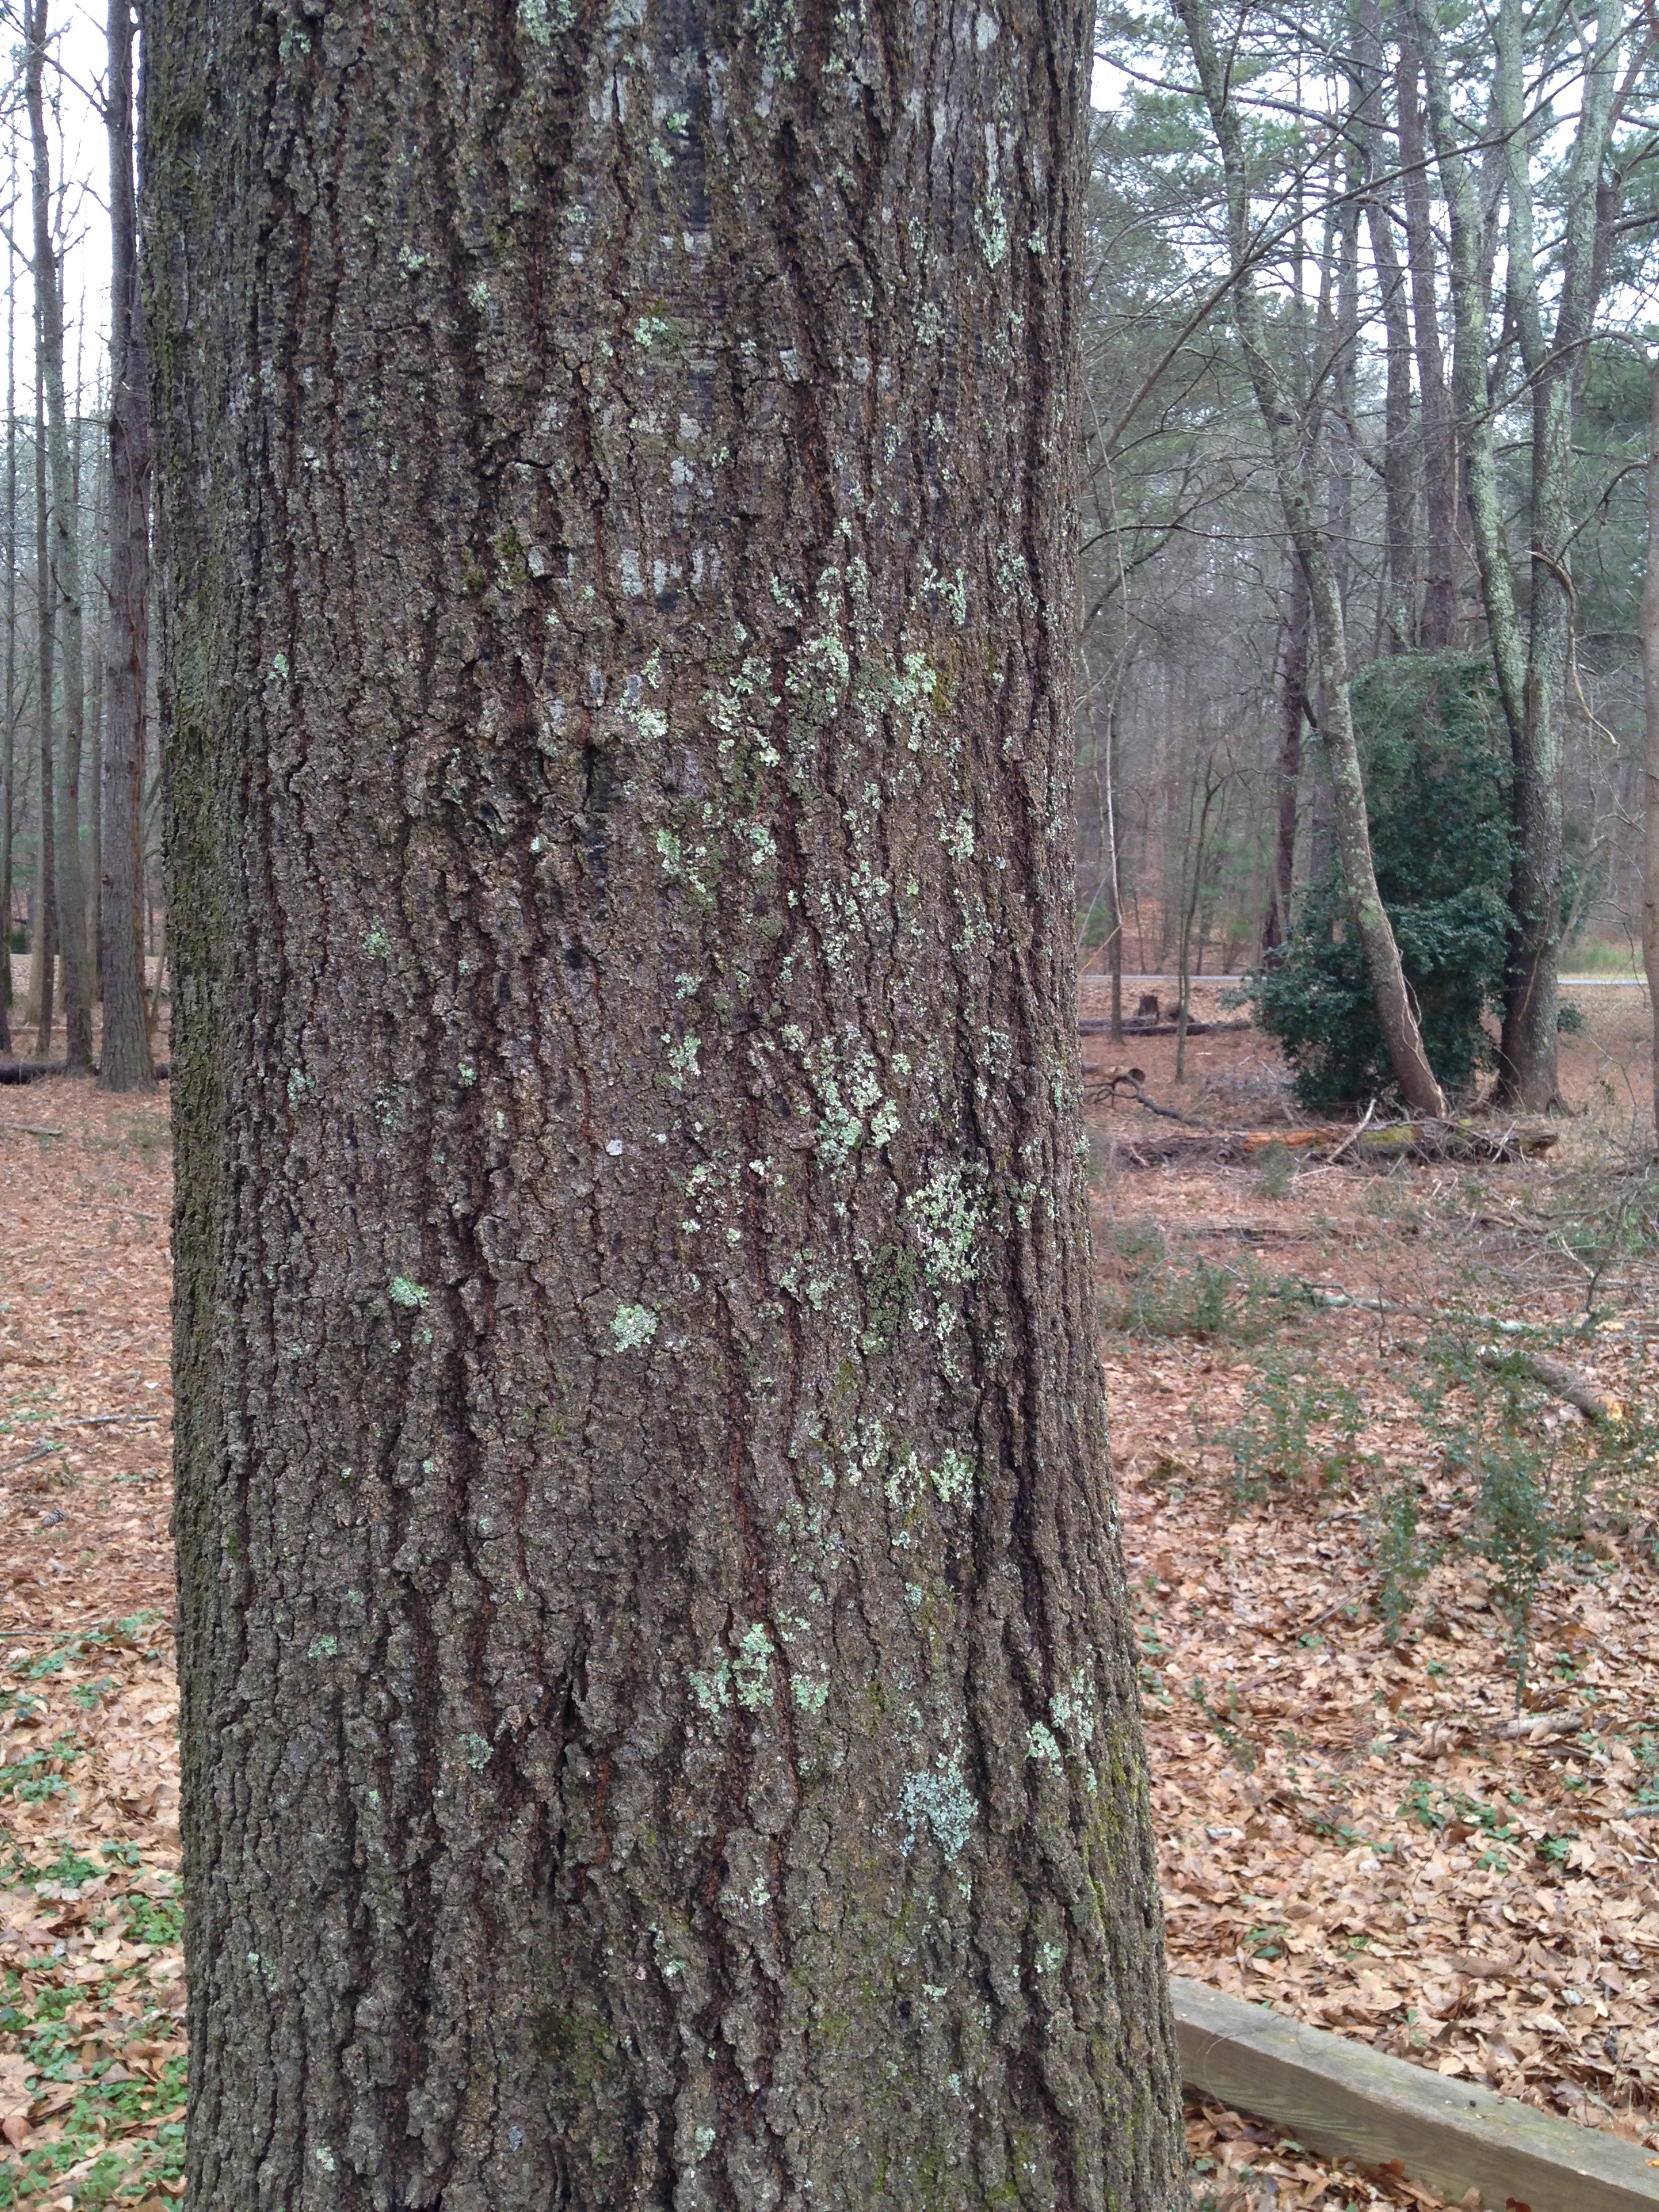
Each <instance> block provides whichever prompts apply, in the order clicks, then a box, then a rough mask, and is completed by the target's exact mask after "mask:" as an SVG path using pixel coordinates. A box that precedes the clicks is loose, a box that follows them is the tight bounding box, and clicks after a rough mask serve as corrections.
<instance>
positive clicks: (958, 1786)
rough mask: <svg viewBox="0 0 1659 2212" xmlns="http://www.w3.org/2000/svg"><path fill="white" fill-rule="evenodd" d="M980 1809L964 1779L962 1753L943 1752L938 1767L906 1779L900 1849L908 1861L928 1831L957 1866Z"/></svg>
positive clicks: (901, 1801)
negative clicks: (902, 1833)
mask: <svg viewBox="0 0 1659 2212" xmlns="http://www.w3.org/2000/svg"><path fill="white" fill-rule="evenodd" d="M978 1810H979V1807H978V1806H977V1804H976V1803H975V1801H974V1795H973V1792H972V1791H971V1790H969V1787H968V1785H967V1784H966V1783H965V1782H964V1781H963V1778H962V1766H961V1755H960V1753H952V1754H947V1753H945V1752H941V1753H939V1759H938V1760H937V1762H936V1763H935V1765H933V1766H924V1767H922V1768H921V1769H920V1770H919V1771H917V1772H915V1773H914V1774H907V1775H906V1776H905V1778H904V1783H903V1786H902V1789H901V1790H900V1791H899V1812H900V1814H901V1815H902V1818H903V1820H904V1824H905V1828H904V1841H903V1843H902V1844H901V1845H900V1849H901V1850H902V1852H903V1853H904V1856H905V1857H906V1858H908V1857H909V1856H910V1854H911V1852H912V1851H913V1850H915V1847H916V1841H917V1838H918V1837H919V1836H920V1835H921V1832H922V1831H923V1830H924V1829H926V1830H927V1832H928V1833H929V1834H930V1835H931V1836H932V1837H933V1841H934V1842H935V1843H936V1844H938V1845H939V1849H940V1850H942V1851H943V1852H944V1854H945V1857H946V1859H947V1860H949V1861H951V1863H954V1862H955V1861H956V1860H957V1859H958V1858H960V1857H961V1856H962V1854H963V1850H964V1849H965V1848H966V1845H967V1842H968V1837H969V1831H970V1830H971V1828H972V1827H973V1824H974V1815H975V1814H976V1813H977V1812H978Z"/></svg>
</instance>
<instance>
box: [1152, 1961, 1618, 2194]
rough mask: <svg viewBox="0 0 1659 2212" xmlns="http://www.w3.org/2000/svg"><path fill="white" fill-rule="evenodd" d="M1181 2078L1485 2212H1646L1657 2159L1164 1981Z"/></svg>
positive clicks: (1191, 1985)
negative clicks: (1474, 2196) (1523, 2211)
mask: <svg viewBox="0 0 1659 2212" xmlns="http://www.w3.org/2000/svg"><path fill="white" fill-rule="evenodd" d="M1170 1991H1171V1993H1172V1995H1173V1996H1174V2000H1175V2015H1176V2034H1177V2036H1178V2038H1179V2040H1180V2045H1181V2066H1182V2075H1183V2077H1184V2078H1185V2080H1186V2081H1187V2082H1188V2085H1189V2087H1192V2088H1194V2089H1196V2090H1199V2091H1200V2093H1202V2094H1203V2095H1205V2096H1207V2097H1214V2098H1217V2099H1218V2100H1220V2101H1221V2102H1223V2103H1224V2104H1227V2105H1230V2106H1232V2107H1233V2108H1234V2109H1235V2110H1237V2111H1239V2112H1254V2113H1256V2114H1257V2115H1259V2117H1260V2118H1263V2119H1267V2120H1273V2121H1275V2122H1276V2123H1277V2124H1279V2126H1280V2127H1283V2128H1285V2130H1287V2131H1288V2132H1289V2133H1291V2134H1292V2135H1294V2136H1296V2137H1297V2140H1298V2141H1299V2142H1304V2143H1306V2144H1307V2145H1308V2147H1309V2148H1310V2149H1312V2150H1318V2151H1325V2152H1328V2153H1334V2154H1337V2155H1339V2156H1341V2157H1343V2158H1353V2159H1358V2160H1361V2161H1362V2162H1363V2163H1364V2165H1367V2166H1386V2165H1388V2164H1389V2161H1390V2160H1393V2159H1399V2160H1402V2161H1403V2163H1404V2166H1405V2169H1406V2172H1407V2175H1408V2176H1409V2177H1410V2178H1411V2179H1413V2180H1414V2181H1421V2182H1425V2183H1426V2184H1427V2185H1428V2186H1429V2187H1430V2188H1431V2189H1436V2190H1438V2191H1440V2193H1441V2195H1442V2196H1443V2197H1451V2198H1453V2199H1456V2198H1458V2197H1462V2196H1463V2195H1464V2194H1465V2193H1466V2192H1467V2191H1468V2190H1470V2189H1479V2190H1480V2195H1481V2199H1482V2201H1483V2203H1485V2204H1486V2205H1487V2206H1488V2207H1490V2208H1492V2212H1504V2207H1505V2205H1506V2204H1507V2203H1510V2201H1511V2200H1513V2201H1514V2202H1515V2203H1517V2204H1521V2205H1527V2206H1530V2207H1531V2208H1532V2212H1653V2208H1654V2207H1655V2206H1659V2159H1656V2158H1655V2157H1654V2156H1653V2155H1652V2154H1650V2153H1649V2152H1647V2151H1644V2150H1643V2149H1642V2148H1640V2147H1639V2146H1638V2145H1637V2144H1634V2143H1626V2142H1620V2141H1619V2140H1618V2139H1617V2138H1616V2137H1615V2136H1607V2135H1601V2134H1599V2133H1598V2132H1597V2131H1596V2130H1595V2129H1593V2128H1581V2127H1577V2126H1576V2125H1575V2124H1573V2123H1572V2122H1571V2120H1558V2119H1555V2118H1552V2117H1551V2116H1550V2114H1548V2113H1547V2112H1538V2111H1536V2110H1534V2107H1533V2106H1530V2105H1522V2104H1520V2103H1517V2102H1516V2100H1515V2099H1513V2098H1511V2097H1500V2096H1498V2094H1497V2093H1496V2092H1495V2091H1493V2090H1491V2089H1488V2088H1486V2087H1482V2086H1480V2085H1479V2084H1477V2083H1474V2082H1472V2081H1455V2080H1453V2079H1451V2078H1449V2076H1447V2075H1441V2074H1431V2073H1430V2072H1429V2071H1428V2070H1427V2069H1425V2068H1424V2067H1421V2066H1413V2065H1411V2064H1409V2063H1407V2061H1406V2060H1405V2059H1403V2058H1389V2057H1384V2056H1383V2054H1382V2053H1381V2052H1378V2051H1371V2050H1369V2049H1367V2047H1366V2046H1365V2045H1364V2044H1363V2043H1355V2042H1352V2041H1350V2040H1349V2039H1347V2038H1346V2037H1344V2036H1340V2035H1332V2034H1331V2033H1328V2031H1327V2030H1326V2029H1324V2028H1318V2027H1304V2025H1303V2024H1302V2023H1301V2022H1300V2021H1294V2020H1287V2019H1286V2018H1285V2016H1284V2015H1282V2014H1280V2013H1273V2012H1269V2011H1267V2008H1265V2007H1264V2006H1261V2005H1253V2004H1247V2003H1245V2002H1244V2001H1243V1999H1242V1998H1240V1997H1231V1996H1224V1995H1223V1994H1222V1993H1221V1991H1220V1990H1212V1989H1206V1987H1205V1986H1204V1984H1202V1983H1201V1982H1192V1981H1187V1980H1185V1979H1183V1978H1181V1977H1180V1976H1178V1975H1177V1976H1172V1977H1171V1978H1170Z"/></svg>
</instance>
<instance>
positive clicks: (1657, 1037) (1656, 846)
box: [1642, 358, 1659, 1145]
mask: <svg viewBox="0 0 1659 2212" xmlns="http://www.w3.org/2000/svg"><path fill="white" fill-rule="evenodd" d="M1648 374H1649V379H1650V386H1649V408H1648V547H1647V573H1646V574H1645V576H1644V578H1643V581H1642V706H1643V718H1644V722H1645V724H1646V729H1645V733H1644V734H1645V737H1646V746H1645V757H1644V777H1643V792H1642V834H1643V855H1642V857H1643V863H1644V866H1643V873H1642V963H1643V966H1644V969H1646V971H1647V979H1648V1005H1649V1006H1650V1008H1659V358H1656V359H1655V361H1654V362H1653V364H1652V367H1651V368H1650V370H1649V372H1648ZM1652 1049H1653V1127H1654V1140H1655V1143H1656V1145H1659V1018H1656V1020H1655V1022H1654V1024H1653V1048H1652Z"/></svg>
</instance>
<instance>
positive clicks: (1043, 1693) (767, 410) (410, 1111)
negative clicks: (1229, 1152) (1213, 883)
mask: <svg viewBox="0 0 1659 2212" xmlns="http://www.w3.org/2000/svg"><path fill="white" fill-rule="evenodd" d="M1088 29H1089V15H1088V12H1087V11H1086V10H1085V9H1081V8H1079V7H1078V6H1076V5H1075V4H1073V5H1060V4H1054V5H1052V6H1045V5H1043V4H1041V0H1015V4H1012V5H1010V6H1008V7H1006V8H1004V9H1000V10H999V11H996V12H993V11H992V9H990V8H989V7H988V6H987V7H981V8H980V9H978V10H977V11H975V12H971V13H967V14H963V13H962V12H960V11H957V10H952V9H947V8H946V7H945V5H944V4H943V0H919V4H918V5H917V6H915V8H909V9H903V10H888V9H874V8H870V9H867V11H866V9H864V8H862V7H860V6H859V5H856V4H854V5H849V6H848V7H846V8H843V9H838V10H836V11H817V12H816V13H813V14H811V15H809V14H808V13H807V12H806V11H805V10H802V11H801V12H800V13H799V14H797V13H796V11H795V9H794V8H793V5H791V4H790V0H761V4H759V5H753V4H744V0H617V4H616V5H614V6H611V7H610V8H609V9H605V10H600V11H592V10H581V11H579V10H577V9H574V7H570V6H568V5H566V4H564V0H520V4H519V6H518V8H517V9H516V10H509V9H507V8H505V7H503V6H501V5H499V4H496V0H418V4H416V5H414V6H410V7H403V8H398V9H390V8H388V7H386V5H385V4H384V0H337V4H335V5H334V6H332V7H331V9H329V11H328V13H327V15H326V17H323V16H320V15H306V16H304V17H302V16H301V15H300V14H299V13H298V12H297V11H295V12H293V13H289V12H288V11H280V12H277V11H273V10H271V9H270V8H268V7H267V6H265V5H264V4H262V3H261V0H152V4H151V7H150V9H147V13H146V36H147V54H146V64H145V70H144V94H143V174H144V177H145V180H146V183H145V191H146V218H145V252H146V254H147V256H148V271H147V281H146V295H145V296H146V301H147V303H148V305H149V310H150V313H151V337H152V345H153V373H154V380H155V383H154V396H153V416H152V420H153V428H154V431H155V439H156V495H157V515H158V538H157V546H158V558H159V560H160V562H161V566H162V568H163V573H164V574H165V576H166V578H167V585H166V589H165V591H164V592H163V594H162V602H161V604H162V610H163V611H162V613H161V653H162V658H163V663H164V670H165V678H164V690H165V699H164V708H163V717H162V721H163V727H164V729H165V731H166V733H167V734H166V744H167V776H168V799H167V804H168V809H169V820H168V841H167V842H168V852H169V901H168V913H169V927H170V932H171V950H172V956H173V960H174V963H175V971H174V972H175V976H176V987H175V997H174V1008H175V1015H174V1018H175V1028H174V1032H173V1070H174V1087H175V1103H174V1113H175V1127H176V1129H177V1132H178V1171H179V1172H178V1191H179V1198H178V1204H177V1211H176V1214H175V1220H174V1238H175V1242H174V1251H175V1254H176V1264H177V1290H176V1316H177V1319H176V1327H177V1338H176V1353H175V1376H176V1381H177V1386H178V1406H179V1415H178V1420H179V1429H178V1437H179V1442H178V1499H179V1503H178V1509H177V1534H178V1546H179V1573H180V1606H181V1620H180V1636H181V1659H182V1666H183V1680H184V1711H183V1727H182V1733H183V1746H184V1792H185V1838H186V1842H185V1849H186V1869H187V1872H186V1885H187V1887H186V1896H187V1923H186V1943H187V1950H188V1955H189V1961H190V1972H191V2010H192V2027H191V2130H190V2146H191V2148H190V2161H191V2177H190V2179H191V2201H192V2202H194V2203H198V2204H203V2205H207V2204H212V2205H216V2206H219V2205H223V2206H230V2205H235V2206H237V2207H239V2208H247V2212H252V2208H255V2207H270V2208H275V2207H276V2206H279V2205H280V2206H283V2207H284V2208H288V2212H304V2208H317V2212H321V2208H324V2207H326V2208H328V2212H339V2208H343V2207H368V2206H374V2207H381V2206H385V2207H388V2208H389V2207H392V2206H394V2205H396V2206H405V2205H428V2206H432V2205H442V2206H444V2207H446V2208H448V2212H463V2209H465V2212H485V2208H494V2207H502V2208H507V2207H512V2208H521V2207H522V2208H529V2207H536V2208H551V2207H553V2206H560V2207H566V2208H592V2212H601V2208H603V2212H615V2208H617V2207H620V2206H624V2205H629V2206H633V2205H638V2206H653V2207H658V2206H659V2207H664V2208H666V2207H668V2206H669V2205H670V2204H671V2205H672V2206H673V2207H675V2208H676V2212H699V2208H704V2207H707V2208H710V2212H713V2209H714V2208H728V2207H729V2208H743V2209H744V2212H748V2208H755V2212H759V2208H762V2207H774V2206H775V2207H779V2208H783V2207H794V2206H803V2205H809V2204H810V2205H817V2206H823V2207H826V2208H827V2207H831V2206H835V2207H843V2208H847V2212H852V2208H854V2207H857V2208H859V2212H865V2208H867V2207H870V2206H873V2205H877V2204H879V2205H881V2206H882V2207H884V2208H888V2209H889V2212H899V2209H900V2208H908V2207H918V2208H919V2207H921V2206H923V2205H927V2206H929V2207H939V2208H945V2207H959V2208H963V2212H968V2208H979V2207H986V2206H989V2205H992V2204H1003V2203H1008V2204H1014V2203H1020V2204H1025V2205H1030V2206H1044V2207H1053V2208H1055V2212H1058V2208H1060V2207H1073V2208H1079V2212H1080V2208H1083V2207H1085V2206H1087V2207H1097V2206H1102V2205H1105V2204H1109V2203H1116V2204H1121V2205H1123V2206H1125V2207H1150V2206H1159V2207H1164V2206H1169V2207H1173V2206H1175V2205H1176V2203H1180V2202H1182V2201H1183V2200H1184V2197H1185V2193H1186V2185H1185V2181H1184V2178H1183V2174H1182V2164H1183V2160H1182V2149H1181V2145H1180V2142H1179V2140H1178V2136H1179V2130H1178V2105H1179V2096H1178V2087H1177V2069H1176V2062H1175V2059H1174V2057H1173V2055H1172V2046H1171V2041H1170V2031H1169V2021H1168V2012H1167V2001H1166V1998H1165V1995H1164V1978H1163V1967H1162V1960H1161V1936H1160V1932H1159V1915H1158V1899H1157V1893H1156V1885H1155V1875H1154V1857H1153V1847H1152V1836H1151V1833H1150V1831H1149V1826H1148V1819H1147V1806H1146V1791H1145V1782H1144V1770H1143V1765H1142V1753H1141V1747H1140V1740H1139V1729H1138V1723H1137V1719H1136V1713H1135V1668H1134V1664H1133V1648H1132V1644H1131V1639H1130V1635H1129V1630H1128V1624H1127V1614H1126V1607H1125V1593H1124V1587H1123V1583H1122V1577H1121V1565H1120V1562H1119V1558H1118V1553H1117V1546H1116V1540H1115V1533H1114V1520H1113V1509H1112V1505H1111V1503H1110V1498H1109V1492H1108V1488H1107V1478H1106V1468H1105V1439H1104V1434H1103V1422H1102V1407H1101V1391H1100V1379H1099V1369H1098V1363H1097V1358H1096V1354H1095V1351H1094V1346H1093V1325H1092V1320H1091V1289H1090V1273H1089V1265H1088V1257H1087V1241H1086V1217H1085V1183H1084V1178H1083V1173H1082V1163H1081V1158H1080V1152H1079V1145H1080V1137H1081V1128H1080V1121H1079V1090H1080V1078H1079V1055H1078V1045H1077V1036H1076V1013H1075V1002H1074V1001H1075V992H1074V981H1073V975H1074V953H1073V907H1072V888H1073V886H1072V846H1073V835H1072V829H1073V816H1072V793H1071V781H1070V769H1069V750H1070V722H1071V714H1072V693H1073V651H1074V592H1075V583H1076V567H1075V555H1074V544H1073V519H1072V495H1073V442H1074V440H1073V428H1074V425H1073V414H1074V408H1073V398H1074V393H1075V390H1076V384H1075V376H1074V370H1073V346H1074V342H1075V330H1074V315H1075V310H1076V301H1075V287H1076V283H1077V272H1076V258H1077V251H1078V244H1079V214H1080V208H1081V200H1082V186H1083V177H1082V170H1081V153H1082V143H1083V123H1084V118H1085V102H1086V96H1087V82H1088V80H1087V71H1086V64H1085V58H1086V52H1087V47H1088V37H1087V33H1088Z"/></svg>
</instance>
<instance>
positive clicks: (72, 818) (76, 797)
mask: <svg viewBox="0 0 1659 2212" xmlns="http://www.w3.org/2000/svg"><path fill="white" fill-rule="evenodd" d="M46 8H47V0H25V7H24V15H23V22H24V38H25V40H26V41H27V52H26V57H25V72H24V85H25V90H26V94H27V104H28V115H29V138H30V143H31V145H32V148H33V175H32V183H33V190H32V195H31V197H32V202H33V215H34V292H35V302H36V304H35V335H36V338H37V342H38V349H39V350H38V361H39V371H40V380H41V381H42V382H43V383H44V385H45V387H46V443H47V453H48V458H49V460H50V463H51V468H52V517H51V528H52V555H51V564H50V565H51V571H52V582H53V584H54V585H55V586H56V592H57V599H58V609H57V612H58V619H59V621H60V622H61V623H62V625H63V648H64V666H63V684H64V758H63V763H62V773H61V775H59V777H58V840H57V866H58V878H57V884H58V938H59V943H60V946H61V949H62V952H63V961H64V1021H65V1023H66V1024H67V1040H68V1044H67V1060H68V1066H69V1072H70V1074H71V1075H89V1074H90V1073H92V963H91V959H90V957H89V953H88V945H87V901H86V890H85V884H84V880H83V878H82V867H81V750H82V738H83V733H84V717H85V712H86V701H85V692H84V684H83V671H82V650H81V560H80V544H79V538H80V531H79V517H78V515H77V513H76V496H75V474H74V469H73V466H72V464H71V458H70V441H69V423H68V420H67V416H66V410H65V408H64V298H63V292H62V289H61V286H60V283H59V276H60V271H59V270H58V254H57V251H56V249H55V247H54V246H53V244H52V174H51V164H50V156H49V151H48V148H47V144H46V103H45V98H44V93H43V88H42V77H43V75H44V71H45V68H46Z"/></svg>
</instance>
